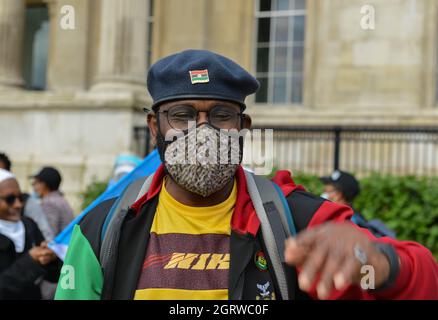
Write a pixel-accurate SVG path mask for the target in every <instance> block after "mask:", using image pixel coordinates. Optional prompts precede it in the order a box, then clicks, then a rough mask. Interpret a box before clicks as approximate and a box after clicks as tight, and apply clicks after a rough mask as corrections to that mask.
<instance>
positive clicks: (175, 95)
mask: <svg viewBox="0 0 438 320" xmlns="http://www.w3.org/2000/svg"><path fill="white" fill-rule="evenodd" d="M258 87H259V83H258V81H257V80H256V79H255V78H254V77H253V76H251V75H250V74H249V73H248V72H247V71H245V70H244V69H243V68H242V67H240V66H239V65H238V64H236V63H235V62H233V61H231V60H230V59H228V58H226V57H223V56H221V55H218V54H216V53H212V52H209V51H204V50H187V51H183V52H180V53H177V54H174V55H171V56H168V57H165V58H164V59H162V60H160V61H158V62H157V63H155V64H154V65H153V66H152V67H151V69H150V71H149V74H148V89H149V92H150V94H151V96H152V98H153V104H152V111H151V112H150V113H149V114H148V116H147V121H148V125H149V128H150V130H151V133H152V136H153V138H154V139H155V142H156V144H157V148H158V151H159V154H160V157H161V160H162V162H163V164H162V165H161V167H160V168H159V169H158V170H157V172H155V174H154V175H153V176H152V177H149V178H148V179H146V181H140V183H138V182H134V183H133V184H132V185H131V186H129V187H128V188H127V189H126V191H125V193H124V195H122V196H121V197H119V198H115V199H109V200H107V201H105V202H103V203H102V204H100V205H99V206H98V207H97V208H96V209H94V211H93V212H91V213H89V214H88V215H87V216H85V218H84V219H83V220H82V221H81V222H80V224H79V225H77V226H76V227H75V230H74V233H73V235H72V239H71V242H70V245H69V251H68V252H67V256H66V260H65V266H67V267H66V270H65V275H64V276H63V277H61V279H60V284H59V286H58V290H57V298H58V299H236V300H237V299H254V300H255V299H265V300H267V299H309V298H311V299H422V298H426V299H427V298H429V299H437V298H438V296H437V293H438V267H437V264H436V262H435V260H434V258H433V257H432V255H431V253H430V252H429V251H428V250H427V249H426V248H424V247H423V246H421V245H419V244H417V243H414V242H401V241H397V240H394V239H390V238H386V237H383V238H379V239H377V238H375V237H374V236H373V235H372V234H371V233H370V232H368V231H367V230H366V229H361V228H360V227H358V226H356V225H354V224H353V223H351V222H350V218H351V216H352V215H353V212H352V210H351V209H350V208H349V207H347V206H342V205H338V204H335V203H333V202H330V201H327V200H325V199H322V198H320V197H316V196H313V195H311V194H309V193H307V192H305V190H304V188H302V187H301V186H298V185H296V184H295V183H294V182H293V180H292V178H291V175H290V172H288V171H278V172H277V173H276V175H275V177H274V178H273V179H272V182H270V181H269V180H266V179H260V178H257V177H255V176H253V175H251V174H249V173H248V172H247V171H246V170H244V169H243V168H242V166H241V165H240V162H241V160H242V149H243V143H242V139H241V138H238V139H234V140H233V139H231V135H227V133H228V132H231V131H233V130H234V131H240V130H242V129H248V128H250V126H251V118H250V117H249V116H248V115H246V114H245V113H244V112H245V98H246V97H247V96H249V95H251V94H253V93H255V92H256V91H257V89H258ZM230 141H231V143H228V142H230ZM236 141H237V142H236ZM219 145H220V147H219V152H218V153H216V152H213V151H212V150H215V149H214V147H218V146H219ZM224 146H225V147H224ZM216 151H217V149H216ZM219 158H220V161H219ZM255 181H258V183H259V182H263V183H264V182H266V181H268V184H266V183H265V185H264V186H265V189H255V188H254V184H253V183H254V182H255ZM136 184H138V186H135V185H136ZM254 190H257V192H254ZM270 190H278V195H277V196H273V197H272V201H267V202H266V201H263V199H265V198H266V195H267V194H271V195H272V194H273V193H272V192H271V191H270ZM270 192H271V193H270ZM274 192H275V191H274ZM280 216H281V217H280ZM279 217H280V218H281V219H283V220H281V219H280V218H279ZM279 221H280V222H279ZM284 221H286V222H284ZM286 225H287V226H288V227H287V228H286V227H284V226H286ZM278 227H279V228H278ZM283 227H284V228H283ZM286 229H287V230H288V231H287V232H286V231H285V230H286ZM270 231H272V232H270ZM294 231H296V232H297V234H295V232H294ZM283 232H285V233H286V234H288V235H289V234H292V235H295V236H293V237H290V238H289V239H288V240H287V241H286V243H285V241H284V239H285V237H283V238H281V236H280V234H281V233H283ZM288 232H290V233H288ZM283 235H284V234H283ZM270 237H271V238H270ZM269 239H271V240H269ZM279 239H280V241H279ZM281 239H283V241H281ZM366 266H369V267H371V268H372V269H373V270H374V273H373V277H372V279H371V278H368V280H369V281H368V282H367V283H366V284H365V285H364V283H363V281H362V280H363V279H362V276H363V275H362V274H361V271H362V270H363V267H366ZM69 270H74V277H71V272H68V271H69ZM417 270H422V272H417ZM68 280H69V281H68Z"/></svg>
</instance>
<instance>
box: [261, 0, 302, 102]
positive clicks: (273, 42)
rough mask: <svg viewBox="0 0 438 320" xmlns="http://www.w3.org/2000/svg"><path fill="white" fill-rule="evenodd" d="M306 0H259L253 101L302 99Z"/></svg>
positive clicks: (299, 100) (300, 100)
mask: <svg viewBox="0 0 438 320" xmlns="http://www.w3.org/2000/svg"><path fill="white" fill-rule="evenodd" d="M305 19H306V0H258V4H257V8H256V22H257V27H256V29H257V48H256V76H257V79H258V80H259V81H260V84H261V87H260V90H259V91H258V93H257V94H256V102H261V103H266V102H267V103H301V102H302V100H303V66H304V36H305V30H304V29H305Z"/></svg>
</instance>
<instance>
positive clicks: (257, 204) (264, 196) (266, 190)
mask: <svg viewBox="0 0 438 320" xmlns="http://www.w3.org/2000/svg"><path fill="white" fill-rule="evenodd" d="M244 172H245V177H246V183H247V188H248V193H249V196H250V197H251V200H252V203H253V206H254V209H255V211H256V213H257V216H258V218H259V220H260V226H261V229H262V235H263V240H264V243H265V246H266V250H267V251H268V255H269V257H270V259H271V262H272V267H273V270H274V273H275V276H276V278H277V282H278V287H279V291H280V296H281V298H282V299H283V300H288V299H289V288H288V285H287V281H286V273H285V270H284V268H283V265H284V262H285V259H284V245H285V240H286V238H287V232H286V231H285V224H284V223H283V220H284V219H283V220H282V218H281V214H280V212H279V211H280V210H282V211H283V212H284V207H283V205H282V201H281V199H280V198H279V196H278V192H277V190H276V189H275V187H274V186H273V184H272V182H271V181H270V180H268V179H266V178H263V177H260V176H255V175H253V174H252V173H251V172H249V171H246V170H245V171H244ZM256 179H257V183H258V184H257V183H256ZM259 187H260V189H259ZM283 215H284V216H285V213H283ZM286 226H287V229H289V227H288V225H287V224H286Z"/></svg>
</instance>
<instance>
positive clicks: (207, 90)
mask: <svg viewBox="0 0 438 320" xmlns="http://www.w3.org/2000/svg"><path fill="white" fill-rule="evenodd" d="M147 86H148V90H149V93H150V94H151V96H152V99H153V104H152V108H153V109H156V108H157V107H158V106H159V105H160V104H161V103H163V102H166V101H171V100H179V99H218V100H227V101H232V102H236V103H238V104H240V105H241V106H242V107H243V108H245V98H246V97H247V96H248V95H250V94H253V93H254V92H256V91H257V90H258V88H259V86H260V85H259V82H258V81H257V79H255V78H254V77H253V76H252V75H251V74H249V73H248V72H247V71H246V70H245V69H243V68H242V67H241V66H239V65H238V64H237V63H235V62H234V61H232V60H230V59H228V58H226V57H224V56H221V55H219V54H216V53H213V52H210V51H207V50H186V51H182V52H180V53H177V54H173V55H170V56H168V57H165V58H163V59H161V60H159V61H157V62H156V63H155V64H153V65H152V66H151V68H150V69H149V72H148V80H147Z"/></svg>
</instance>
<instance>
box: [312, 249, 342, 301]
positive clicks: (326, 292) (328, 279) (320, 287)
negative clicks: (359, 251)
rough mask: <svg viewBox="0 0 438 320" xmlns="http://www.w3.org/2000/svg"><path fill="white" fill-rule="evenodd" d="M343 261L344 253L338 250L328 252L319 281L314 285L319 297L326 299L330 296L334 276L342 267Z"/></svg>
mask: <svg viewBox="0 0 438 320" xmlns="http://www.w3.org/2000/svg"><path fill="white" fill-rule="evenodd" d="M343 261H344V255H342V254H341V253H340V252H336V251H331V252H329V254H328V256H327V259H326V263H325V265H324V268H323V269H322V272H321V276H320V278H319V282H318V284H317V286H316V291H317V293H318V298H319V299H327V298H328V297H329V296H330V293H331V292H332V290H333V286H334V276H335V274H336V273H337V272H338V271H339V270H341V269H342V263H343Z"/></svg>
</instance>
